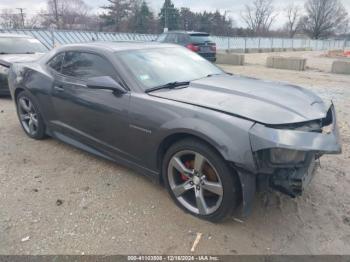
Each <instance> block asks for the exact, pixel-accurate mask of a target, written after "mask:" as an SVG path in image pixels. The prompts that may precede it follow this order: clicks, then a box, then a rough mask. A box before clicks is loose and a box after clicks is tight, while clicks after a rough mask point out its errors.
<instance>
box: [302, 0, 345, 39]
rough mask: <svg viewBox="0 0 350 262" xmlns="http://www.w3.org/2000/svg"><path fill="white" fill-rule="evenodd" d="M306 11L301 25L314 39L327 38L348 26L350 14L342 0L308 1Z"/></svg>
mask: <svg viewBox="0 0 350 262" xmlns="http://www.w3.org/2000/svg"><path fill="white" fill-rule="evenodd" d="M305 9H306V13H307V15H306V16H305V17H303V19H302V21H301V25H302V28H303V30H304V31H305V33H307V34H308V35H309V36H310V37H312V38H315V39H319V38H322V37H327V36H329V35H331V34H334V33H336V32H339V31H342V30H343V29H344V27H345V26H346V25H347V24H348V13H347V12H346V9H345V8H344V6H343V4H342V3H341V1H340V0H308V1H307V2H306V4H305Z"/></svg>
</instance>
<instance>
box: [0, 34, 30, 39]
mask: <svg viewBox="0 0 350 262" xmlns="http://www.w3.org/2000/svg"><path fill="white" fill-rule="evenodd" d="M0 37H2V38H5V37H6V38H33V37H32V36H29V35H20V34H1V33H0Z"/></svg>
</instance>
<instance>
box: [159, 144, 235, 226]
mask: <svg viewBox="0 0 350 262" xmlns="http://www.w3.org/2000/svg"><path fill="white" fill-rule="evenodd" d="M162 175H163V181H164V183H165V186H166V188H167V190H168V191H169V193H170V196H171V197H172V199H173V200H174V201H175V203H176V204H177V205H178V206H179V207H180V208H182V209H183V210H184V211H186V212H189V213H190V214H192V215H194V216H197V217H199V218H201V219H205V220H208V221H211V222H219V221H221V220H223V219H225V218H226V217H228V216H229V215H231V214H232V211H233V210H234V209H235V208H236V207H237V206H238V203H239V199H240V198H239V181H238V178H237V175H236V174H235V172H234V171H233V170H232V169H231V168H230V167H229V166H228V164H227V162H226V161H225V160H224V159H223V158H222V157H221V155H219V154H218V153H217V152H216V151H215V150H214V149H213V148H212V147H211V146H209V145H207V144H206V143H203V142H202V141H200V140H197V139H184V140H182V141H180V142H177V143H175V144H174V145H172V146H171V147H170V148H169V149H168V151H167V152H166V154H165V156H164V159H163V166H162Z"/></svg>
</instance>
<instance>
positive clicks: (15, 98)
mask: <svg viewBox="0 0 350 262" xmlns="http://www.w3.org/2000/svg"><path fill="white" fill-rule="evenodd" d="M23 91H25V89H24V88H22V87H18V88H16V90H15V93H14V100H15V103H16V104H17V97H18V95H19V94H20V93H22V92H23Z"/></svg>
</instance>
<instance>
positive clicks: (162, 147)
mask: <svg viewBox="0 0 350 262" xmlns="http://www.w3.org/2000/svg"><path fill="white" fill-rule="evenodd" d="M190 138H192V139H195V140H199V141H201V142H203V143H205V144H207V145H208V146H209V147H210V148H212V149H213V150H214V151H215V152H216V153H218V154H219V155H220V156H221V157H222V158H223V159H224V160H227V159H226V157H225V155H224V153H223V151H222V150H220V149H219V148H218V144H217V143H216V142H215V141H213V140H212V139H210V138H208V137H207V136H206V135H204V134H200V133H195V132H193V131H190V130H181V131H178V132H173V133H171V134H169V135H167V136H165V137H164V138H163V139H162V141H161V143H160V144H159V146H158V150H157V167H158V168H159V170H162V165H163V158H164V155H165V153H166V152H167V150H168V149H169V148H170V147H171V146H172V145H173V144H175V143H177V142H178V141H181V140H184V139H190ZM159 180H160V183H163V181H162V175H160V176H159Z"/></svg>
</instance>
